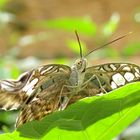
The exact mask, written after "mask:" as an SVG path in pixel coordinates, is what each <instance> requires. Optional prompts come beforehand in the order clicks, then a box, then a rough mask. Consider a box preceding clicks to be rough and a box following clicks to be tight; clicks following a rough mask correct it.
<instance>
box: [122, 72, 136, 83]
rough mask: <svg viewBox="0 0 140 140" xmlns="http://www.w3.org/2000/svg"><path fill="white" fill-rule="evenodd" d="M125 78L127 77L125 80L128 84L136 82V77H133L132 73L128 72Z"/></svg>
mask: <svg viewBox="0 0 140 140" xmlns="http://www.w3.org/2000/svg"><path fill="white" fill-rule="evenodd" d="M124 77H125V79H126V80H127V81H128V82H130V81H132V80H134V78H135V77H134V75H133V74H132V73H130V72H126V73H125V75H124Z"/></svg>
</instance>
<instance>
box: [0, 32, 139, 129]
mask: <svg viewBox="0 0 140 140" xmlns="http://www.w3.org/2000/svg"><path fill="white" fill-rule="evenodd" d="M76 36H77V39H78V42H79V46H80V58H79V59H77V60H76V61H75V63H74V64H73V65H72V67H69V66H67V65H61V64H48V65H43V66H39V67H37V68H35V69H32V70H30V71H27V72H25V73H23V74H21V75H20V76H19V78H18V79H17V80H1V81H0V101H1V102H0V108H1V109H4V110H13V109H20V113H19V116H18V118H17V121H16V127H19V126H21V125H22V124H24V123H26V122H29V121H32V120H40V119H42V118H43V117H44V116H46V115H48V114H50V113H52V112H55V111H59V110H64V109H65V108H66V107H67V106H68V105H70V104H72V103H74V102H76V101H77V100H79V99H82V98H85V97H90V96H95V95H101V93H102V94H105V93H107V92H109V91H112V90H114V89H116V88H119V87H121V86H124V85H126V84H127V83H130V82H135V81H140V67H139V66H138V65H135V64H131V63H107V64H101V65H96V66H91V67H87V60H86V59H85V58H84V57H83V56H82V48H81V44H80V41H79V37H78V34H77V32H76ZM125 36H126V35H125ZM123 37H124V36H122V37H120V38H117V39H115V40H113V41H111V42H109V43H112V42H114V41H116V40H119V39H121V38H123ZM109 43H107V44H105V45H108V44H109ZM105 45H103V46H101V47H104V46H105ZM101 47H100V48H101ZM91 52H92V51H91ZM91 52H90V53H91Z"/></svg>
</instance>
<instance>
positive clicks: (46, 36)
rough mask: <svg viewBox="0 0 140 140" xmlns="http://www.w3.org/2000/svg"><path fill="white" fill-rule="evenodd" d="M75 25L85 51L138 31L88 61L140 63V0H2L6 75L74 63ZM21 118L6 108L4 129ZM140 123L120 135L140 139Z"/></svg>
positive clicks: (0, 43)
mask: <svg viewBox="0 0 140 140" xmlns="http://www.w3.org/2000/svg"><path fill="white" fill-rule="evenodd" d="M75 29H76V30H77V31H78V34H79V37H80V40H81V44H82V48H83V54H86V53H87V52H89V51H91V50H93V49H95V48H97V47H99V46H101V45H103V44H105V43H107V42H109V41H111V40H113V39H116V38H117V37H120V36H122V35H124V34H127V33H129V32H133V33H132V34H131V35H129V36H127V37H125V38H124V39H122V40H119V41H117V42H115V43H113V44H110V45H109V46H107V47H106V48H103V49H100V50H98V51H96V52H93V53H92V54H90V55H89V56H88V57H87V59H88V62H89V65H97V64H102V63H107V62H108V63H110V62H131V63H136V64H138V65H140V60H139V59H140V1H139V0H133V1H132V0H123V1H122V0H117V1H112V0H76V1H75V0H30V1H29V0H24V1H19V0H0V79H6V78H13V79H15V78H17V77H18V76H19V75H20V74H21V73H22V72H24V71H27V70H30V69H31V68H35V67H37V66H39V65H43V64H48V63H59V64H67V65H71V64H72V63H73V61H74V60H75V59H76V58H77V57H79V46H78V43H77V39H76V36H75V33H74V30H75ZM16 116H17V112H16V111H13V112H5V111H1V112H0V129H1V130H0V131H1V132H9V131H12V130H13V129H14V127H13V126H14V123H15V120H16ZM139 125H140V123H139V121H137V122H136V123H135V124H133V125H132V126H131V127H129V128H128V129H127V130H126V131H125V132H124V133H123V134H121V135H120V136H119V137H118V138H117V139H119V140H120V139H123V140H125V139H128V140H135V139H140V134H139V133H140V127H139ZM132 130H133V131H132ZM134 130H135V131H134ZM128 137H129V138H128Z"/></svg>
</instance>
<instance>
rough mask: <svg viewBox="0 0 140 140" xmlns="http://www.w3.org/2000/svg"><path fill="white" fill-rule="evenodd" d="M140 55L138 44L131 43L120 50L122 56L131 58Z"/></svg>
mask: <svg viewBox="0 0 140 140" xmlns="http://www.w3.org/2000/svg"><path fill="white" fill-rule="evenodd" d="M139 53H140V42H138V41H137V42H131V43H129V44H128V45H127V46H126V47H125V48H123V50H122V56H133V55H136V54H139Z"/></svg>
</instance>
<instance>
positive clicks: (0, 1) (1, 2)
mask: <svg viewBox="0 0 140 140" xmlns="http://www.w3.org/2000/svg"><path fill="white" fill-rule="evenodd" d="M7 2H9V0H0V8H3V7H4V6H5V5H6V4H7Z"/></svg>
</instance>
